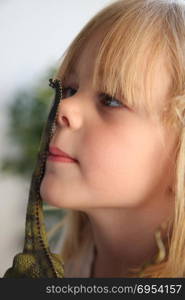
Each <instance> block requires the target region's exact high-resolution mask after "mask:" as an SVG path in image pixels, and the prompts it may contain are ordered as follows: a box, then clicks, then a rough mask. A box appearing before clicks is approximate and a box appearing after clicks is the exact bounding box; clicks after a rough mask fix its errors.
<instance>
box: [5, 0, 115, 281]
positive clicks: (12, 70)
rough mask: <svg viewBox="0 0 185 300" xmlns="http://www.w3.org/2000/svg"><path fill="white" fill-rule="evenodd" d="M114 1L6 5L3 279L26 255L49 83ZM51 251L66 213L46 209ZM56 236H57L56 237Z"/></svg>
mask: <svg viewBox="0 0 185 300" xmlns="http://www.w3.org/2000/svg"><path fill="white" fill-rule="evenodd" d="M110 2H112V1H111V0H93V1H90V0H52V1H50V0H0V40H1V47H0V66H1V72H0V277H2V276H3V275H4V272H5V271H6V269H7V268H9V267H10V266H11V265H12V260H13V257H14V255H15V254H17V253H18V252H22V248H23V242H24V230H25V217H26V207H27V201H28V195H29V187H30V181H31V175H32V172H33V166H34V162H35V158H36V154H37V151H38V145H39V141H40V137H41V132H42V128H43V124H44V122H45V121H46V118H47V113H48V108H49V105H50V103H51V98H52V97H53V90H52V89H51V87H49V86H48V79H49V78H50V77H52V76H53V74H54V71H55V70H56V68H57V67H58V63H59V59H60V58H61V56H62V55H63V53H64V51H65V50H66V48H67V47H68V45H69V44H70V42H71V41H72V40H73V38H74V37H75V36H76V35H77V33H78V32H79V31H80V30H81V28H82V27H83V26H84V25H85V24H86V23H87V21H88V20H89V19H90V18H91V17H92V16H93V15H94V14H95V13H96V12H97V11H99V10H100V9H101V8H102V7H104V6H106V5H107V4H109V3H110ZM44 214H45V216H46V221H45V223H46V228H47V231H48V233H49V243H50V246H51V248H52V247H54V246H55V243H56V240H57V231H55V228H57V227H56V226H57V224H58V222H59V221H60V220H61V218H62V216H63V214H64V212H63V211H62V210H59V209H55V208H54V207H50V206H49V205H45V206H44ZM54 232H55V234H54Z"/></svg>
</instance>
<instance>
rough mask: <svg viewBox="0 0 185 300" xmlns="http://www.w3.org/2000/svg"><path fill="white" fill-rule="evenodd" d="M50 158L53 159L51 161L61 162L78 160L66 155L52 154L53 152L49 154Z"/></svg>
mask: <svg viewBox="0 0 185 300" xmlns="http://www.w3.org/2000/svg"><path fill="white" fill-rule="evenodd" d="M48 160H51V161H59V162H66V163H67V162H68V163H69V162H70V163H72V162H73V163H74V162H76V160H74V159H72V158H70V157H64V156H59V155H52V154H49V156H48Z"/></svg>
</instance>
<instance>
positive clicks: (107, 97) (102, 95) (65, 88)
mask: <svg viewBox="0 0 185 300" xmlns="http://www.w3.org/2000/svg"><path fill="white" fill-rule="evenodd" d="M68 89H71V90H73V91H76V90H75V89H73V88H72V87H70V86H69V87H63V93H65V92H67V90H68ZM102 97H103V98H104V99H105V101H107V102H108V103H110V102H111V101H113V100H114V102H117V103H119V104H121V106H125V105H124V104H123V103H122V102H121V101H119V100H117V99H115V98H113V97H111V96H109V95H108V94H105V93H101V94H100V98H102ZM107 102H106V103H107ZM101 103H102V105H103V106H107V107H109V108H117V106H116V107H115V106H114V107H112V106H108V105H106V104H105V102H104V101H103V99H101ZM119 107H120V106H119ZM125 107H126V106H125Z"/></svg>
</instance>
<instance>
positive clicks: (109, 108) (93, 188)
mask: <svg viewBox="0 0 185 300" xmlns="http://www.w3.org/2000/svg"><path fill="white" fill-rule="evenodd" d="M99 39H100V36H99V34H96V36H94V37H93V38H91V40H90V42H89V43H88V44H87V45H86V46H85V48H84V50H83V52H82V53H81V55H80V57H79V59H78V61H77V62H76V63H75V65H73V69H74V71H75V73H71V74H70V75H69V76H67V79H66V80H65V82H62V85H63V100H62V101H61V103H60V106H59V114H58V119H57V128H56V132H55V135H54V136H53V138H52V140H51V142H50V145H51V146H55V147H58V148H59V149H61V150H63V151H64V152H67V153H68V154H69V155H70V156H71V157H73V158H75V159H77V160H78V162H77V163H65V162H56V161H51V160H48V161H47V163H46V171H45V175H44V178H43V181H42V184H41V196H42V198H43V200H44V201H46V202H48V203H49V204H50V205H53V206H56V207H61V208H72V209H77V210H82V211H86V210H87V209H89V208H105V207H106V208H107V207H109V208H110V207H112V208H131V207H139V206H142V205H143V204H146V203H149V202H151V201H159V200H158V199H160V201H161V199H162V201H166V203H167V201H168V199H167V197H166V194H165V193H167V190H168V187H169V185H170V184H171V180H172V176H171V174H172V172H171V173H170V168H171V166H172V161H173V148H174V146H175V135H174V134H173V133H172V132H168V131H167V129H164V128H163V127H162V125H160V124H157V123H156V122H154V120H152V119H151V117H149V116H147V115H146V114H144V113H142V112H141V111H140V112H139V111H134V110H132V109H131V108H129V107H126V106H124V104H121V102H119V100H120V101H121V99H112V100H111V99H107V98H106V97H103V96H101V97H100V93H101V92H98V91H96V90H93V88H92V84H91V82H92V81H91V79H92V74H93V67H94V58H95V57H96V55H97V51H98V42H99ZM156 70H157V72H156V76H155V78H154V81H153V91H152V96H153V101H156V102H157V105H158V108H159V109H160V107H162V103H163V104H164V102H165V101H167V99H166V97H167V91H168V88H169V84H170V80H169V78H168V73H167V71H166V70H165V68H164V67H163V63H162V60H161V61H159V64H158V69H156ZM160 130H161V133H162V137H163V138H164V141H165V147H163V145H162V142H161V136H160ZM161 197H162V198H161Z"/></svg>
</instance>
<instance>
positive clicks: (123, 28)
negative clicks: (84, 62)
mask: <svg viewBox="0 0 185 300" xmlns="http://www.w3.org/2000/svg"><path fill="white" fill-rule="evenodd" d="M135 3H136V9H135V10H133V11H132V13H131V14H130V15H129V14H127V11H126V10H125V12H124V10H123V8H122V12H121V15H119V14H118V11H119V10H118V9H119V8H118V6H117V7H116V6H115V8H116V11H115V12H114V10H111V9H110V10H109V14H107V16H110V15H111V18H112V21H111V22H110V18H107V19H106V17H105V15H104V12H105V11H102V12H100V14H98V15H97V16H96V17H95V19H92V20H91V21H90V22H89V23H88V24H87V25H86V26H85V27H84V28H83V30H82V31H81V32H80V33H79V35H78V36H77V37H76V38H75V40H74V41H73V42H72V44H71V45H70V47H69V48H68V49H67V50H66V52H67V55H66V57H65V58H64V61H63V62H62V64H61V67H60V69H59V71H58V73H57V77H58V78H60V79H65V77H67V74H69V73H70V72H71V70H72V68H73V66H74V65H75V64H76V62H77V60H78V58H79V57H80V54H81V53H82V51H83V49H84V47H85V46H86V45H87V43H88V41H89V40H90V39H91V37H92V36H96V33H97V32H98V31H100V30H101V29H103V31H104V32H105V33H104V34H103V37H101V40H100V42H99V45H98V49H96V50H97V55H96V57H95V62H94V72H93V74H92V75H93V77H92V87H93V89H94V90H97V91H99V92H102V93H106V94H108V95H110V96H112V97H115V98H117V99H118V100H120V101H122V102H123V104H125V105H126V106H128V107H129V108H131V109H133V110H136V111H139V112H144V113H145V114H147V115H150V116H152V117H156V116H157V118H158V117H159V111H158V109H157V102H158V101H155V100H154V99H152V97H151V93H152V90H153V87H152V83H153V78H154V76H156V73H155V67H156V63H157V62H158V59H159V57H161V56H163V57H165V60H164V62H166V66H169V68H170V64H171V63H170V55H169V51H168V50H169V49H168V43H167V39H165V38H164V35H165V29H164V23H163V21H164V19H163V18H161V17H157V15H156V16H155V13H154V15H152V14H151V15H150V13H149V15H148V16H147V17H145V18H143V11H142V10H138V9H137V2H135ZM140 4H141V3H140ZM117 5H121V3H117ZM112 7H114V4H113V6H112ZM109 8H111V6H110V7H109ZM102 19H103V20H104V23H103V21H102ZM168 74H170V72H168ZM159 75H160V74H159ZM57 77H56V78H57ZM170 92H171V91H170ZM155 113H156V114H155Z"/></svg>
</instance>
